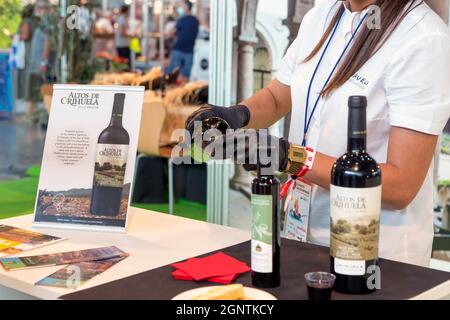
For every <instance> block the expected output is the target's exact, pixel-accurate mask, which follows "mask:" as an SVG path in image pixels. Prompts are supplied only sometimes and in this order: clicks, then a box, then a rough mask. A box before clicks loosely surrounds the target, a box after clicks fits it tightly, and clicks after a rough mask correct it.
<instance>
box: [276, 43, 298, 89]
mask: <svg viewBox="0 0 450 320" xmlns="http://www.w3.org/2000/svg"><path fill="white" fill-rule="evenodd" d="M299 38H300V37H299V36H297V38H296V39H295V41H294V42H293V43H292V44H291V46H290V47H289V49H288V51H287V53H286V55H285V56H284V58H283V60H281V64H280V68H279V69H278V73H277V80H278V81H280V82H281V83H283V84H285V85H287V86H290V85H291V78H292V75H293V73H294V69H295V64H296V61H297V55H298V51H299V45H300V39H299Z"/></svg>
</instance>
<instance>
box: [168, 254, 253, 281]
mask: <svg viewBox="0 0 450 320" xmlns="http://www.w3.org/2000/svg"><path fill="white" fill-rule="evenodd" d="M172 267H174V268H175V269H177V270H175V271H174V272H173V273H172V276H173V278H174V279H177V280H188V281H189V280H190V281H192V280H193V281H204V280H206V281H210V282H215V283H223V284H228V283H231V282H233V280H235V279H236V278H237V277H238V276H239V275H240V274H242V273H246V272H248V271H250V268H249V267H248V266H247V264H245V263H243V262H241V261H239V260H236V259H235V258H233V257H230V256H229V255H226V254H225V253H223V252H218V253H215V254H213V255H210V256H208V257H205V258H192V259H189V260H187V261H185V262H180V263H174V264H172Z"/></svg>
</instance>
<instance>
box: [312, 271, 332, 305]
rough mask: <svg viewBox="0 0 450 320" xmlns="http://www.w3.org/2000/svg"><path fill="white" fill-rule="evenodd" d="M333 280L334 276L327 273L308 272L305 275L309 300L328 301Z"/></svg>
mask: <svg viewBox="0 0 450 320" xmlns="http://www.w3.org/2000/svg"><path fill="white" fill-rule="evenodd" d="M335 280H336V276H335V275H334V274H331V273H328V272H310V273H307V274H305V281H306V286H307V287H308V297H309V300H316V301H326V300H330V299H331V292H332V291H333V286H334V281H335Z"/></svg>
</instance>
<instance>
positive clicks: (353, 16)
mask: <svg viewBox="0 0 450 320" xmlns="http://www.w3.org/2000/svg"><path fill="white" fill-rule="evenodd" d="M343 3H344V8H345V11H344V16H343V22H344V28H345V29H344V30H345V35H346V36H347V35H348V34H352V33H353V31H355V29H356V28H357V27H358V24H359V22H360V21H361V19H362V17H364V15H365V14H366V13H368V12H369V8H370V6H369V7H367V8H366V9H364V10H363V11H355V12H352V11H350V9H349V8H348V6H347V3H346V2H345V1H344V2H343Z"/></svg>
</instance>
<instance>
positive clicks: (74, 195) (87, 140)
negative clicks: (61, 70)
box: [34, 85, 144, 231]
mask: <svg viewBox="0 0 450 320" xmlns="http://www.w3.org/2000/svg"><path fill="white" fill-rule="evenodd" d="M143 97H144V88H143V87H132V86H90V85H54V88H53V96H52V105H51V112H50V117H49V123H48V129H47V135H46V140H45V148H44V155H43V160H42V166H41V175H40V179H39V188H38V194H37V199H36V207H35V218H34V221H35V223H37V224H44V225H46V224H50V225H57V226H62V227H72V228H73V227H74V226H75V227H79V228H96V229H110V230H119V231H123V230H124V229H125V227H126V221H127V216H128V209H129V202H130V196H131V186H132V185H133V174H134V165H135V161H136V154H137V144H138V138H139V130H140V120H141V112H142V104H143Z"/></svg>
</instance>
